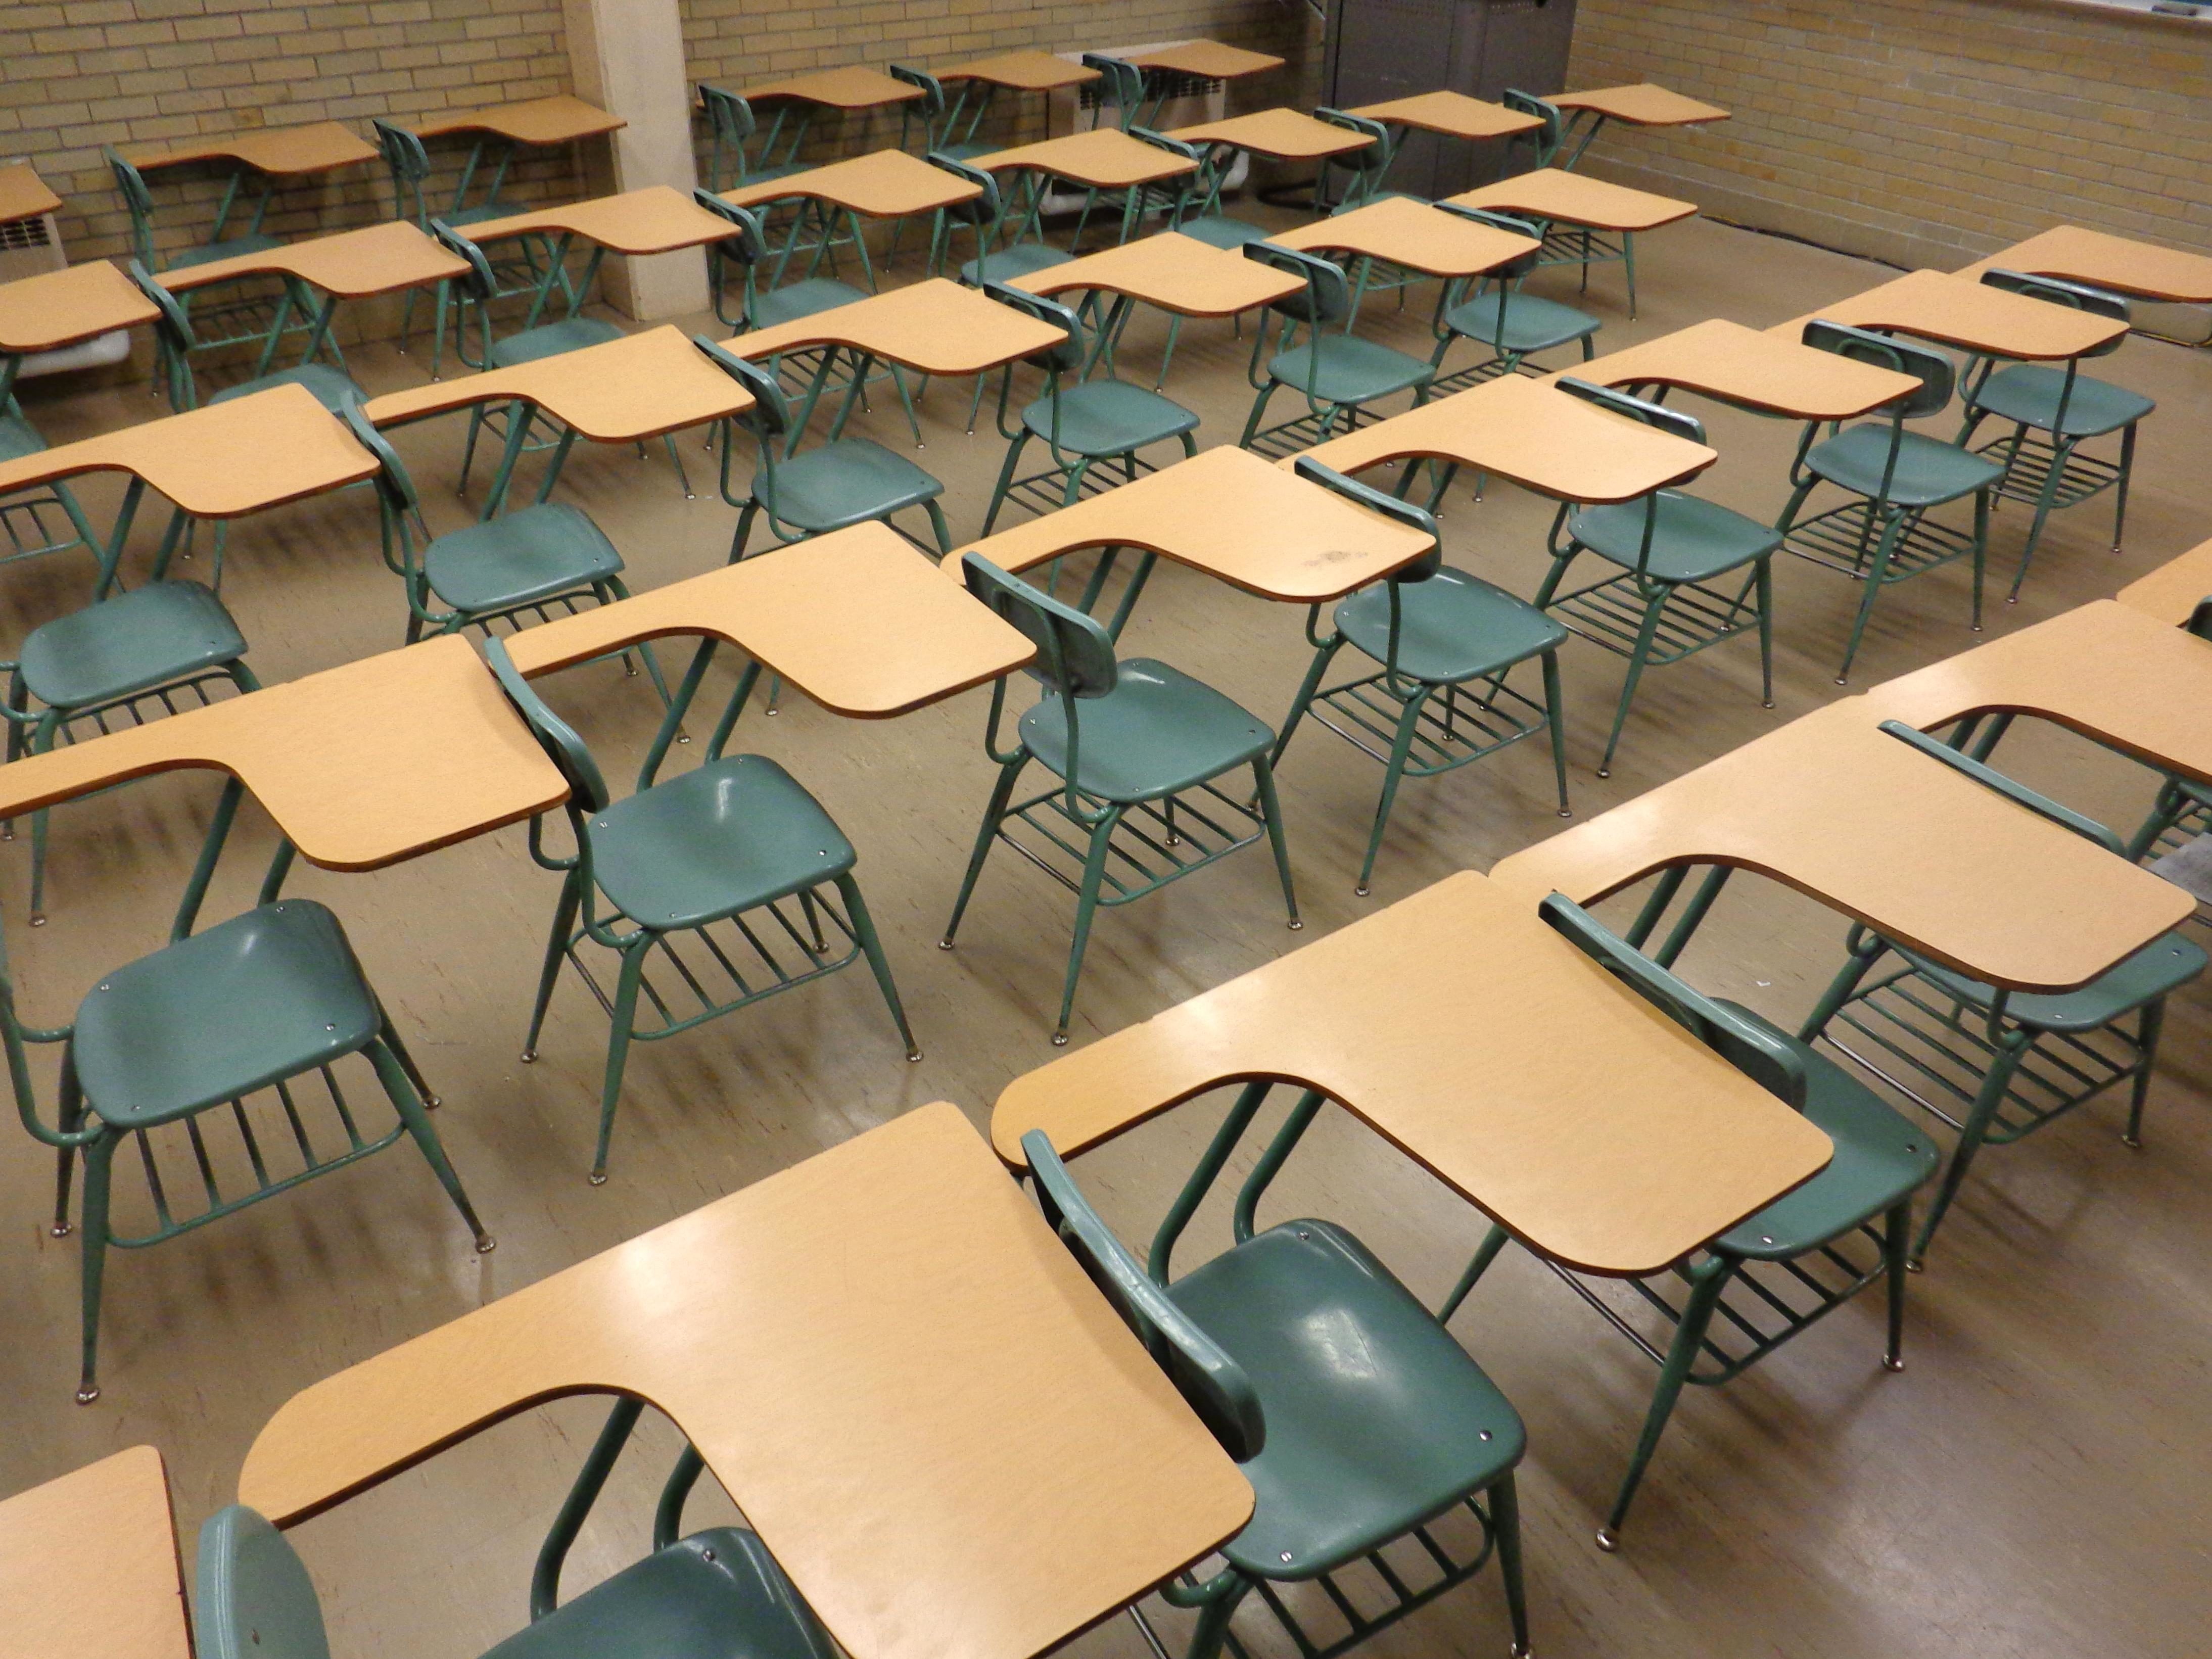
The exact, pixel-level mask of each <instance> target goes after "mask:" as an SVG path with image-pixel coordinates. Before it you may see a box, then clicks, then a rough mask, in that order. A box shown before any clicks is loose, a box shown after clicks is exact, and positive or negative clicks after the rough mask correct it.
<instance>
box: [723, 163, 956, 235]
mask: <svg viewBox="0 0 2212 1659" xmlns="http://www.w3.org/2000/svg"><path fill="white" fill-rule="evenodd" d="M982 193H983V187H982V186H981V185H976V184H970V183H969V181H968V180H967V179H962V178H959V177H957V175H955V174H953V173H947V172H946V171H945V169H944V168H943V167H932V166H930V165H929V163H928V162H927V161H923V160H922V159H921V157H920V156H916V155H908V154H907V153H906V152H905V151H904V150H900V149H879V150H878V151H876V152H875V153H874V154H873V155H855V156H854V157H853V158H852V159H851V160H850V161H832V162H830V163H829V166H827V167H809V168H807V170H806V171H805V172H804V173H790V174H787V175H786V176H785V177H783V178H781V179H762V180H760V181H759V182H758V183H756V184H750V185H738V187H737V188H736V189H735V190H726V191H723V192H722V199H723V200H724V201H726V202H727V203H729V204H731V205H732V206H733V207H757V206H759V205H760V204H763V203H764V202H781V201H787V200H789V199H790V198H791V197H794V196H811V197H815V198H816V199H817V200H819V201H824V202H831V203H835V204H836V205H837V206H839V207H842V208H850V209H851V210H853V211H854V212H855V213H860V214H866V216H868V217H870V218H872V219H896V218H900V217H902V216H905V215H907V214H909V213H934V212H935V211H936V210H938V209H939V208H941V207H951V206H952V205H953V204H955V203H957V202H972V201H974V200H975V198H976V197H978V196H981V194H982Z"/></svg>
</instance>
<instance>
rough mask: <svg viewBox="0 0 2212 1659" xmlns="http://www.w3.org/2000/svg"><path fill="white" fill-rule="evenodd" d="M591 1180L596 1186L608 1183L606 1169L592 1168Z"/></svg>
mask: <svg viewBox="0 0 2212 1659" xmlns="http://www.w3.org/2000/svg"><path fill="white" fill-rule="evenodd" d="M591 1182H592V1185H593V1186H594V1187H604V1186H605V1185H606V1184H607V1172H606V1171H605V1170H592V1174H591Z"/></svg>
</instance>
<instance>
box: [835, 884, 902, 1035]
mask: <svg viewBox="0 0 2212 1659" xmlns="http://www.w3.org/2000/svg"><path fill="white" fill-rule="evenodd" d="M837 892H838V896H840V897H842V899H843V900H844V901H845V912H846V914H847V915H849V916H851V917H852V919H853V932H854V935H855V937H857V938H858V939H859V940H860V949H861V950H862V951H864V952H865V953H866V956H867V958H868V968H869V970H870V971H871V972H872V973H873V974H874V975H875V976H876V988H877V989H878V990H879V991H881V992H882V993H883V994H884V1006H885V1007H887V1008H889V1009H890V1011H891V1023H892V1024H895V1025H896V1026H897V1027H898V1034H899V1041H900V1042H903V1043H905V1044H906V1057H907V1058H908V1060H920V1059H921V1048H919V1047H918V1046H917V1045H916V1044H915V1040H914V1028H913V1027H912V1026H910V1025H908V1024H907V1023H906V1010H905V1009H904V1008H903V1007H902V1006H900V1005H899V994H898V987H897V986H896V984H894V983H893V982H892V981H891V964H890V961H889V959H888V958H886V957H884V944H883V941H882V940H881V939H878V938H877V937H876V924H875V921H874V919H873V918H872V917H871V916H870V915H868V905H867V901H866V900H865V899H863V898H862V897H861V896H860V883H858V882H856V881H854V879H853V878H852V877H851V876H850V875H843V876H840V877H838V878H837Z"/></svg>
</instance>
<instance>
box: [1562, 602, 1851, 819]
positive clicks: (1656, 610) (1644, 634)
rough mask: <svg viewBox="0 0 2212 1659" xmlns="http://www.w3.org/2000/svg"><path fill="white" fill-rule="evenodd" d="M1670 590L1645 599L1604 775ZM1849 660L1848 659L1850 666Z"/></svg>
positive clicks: (1610, 765) (1610, 769)
mask: <svg viewBox="0 0 2212 1659" xmlns="http://www.w3.org/2000/svg"><path fill="white" fill-rule="evenodd" d="M1668 592H1669V590H1668V589H1667V588H1664V587H1662V588H1661V589H1660V590H1659V592H1658V593H1657V594H1656V596H1655V597H1653V598H1651V599H1646V600H1645V601H1644V622H1643V624H1642V626H1640V627H1639V628H1638V629H1637V630H1636V643H1635V645H1634V646H1633V647H1631V649H1630V651H1629V653H1628V674H1627V677H1626V678H1625V679H1623V680H1622V681H1621V683H1620V706H1619V707H1617V708H1614V710H1613V732H1612V734H1611V735H1610V736H1608V737H1607V738H1606V740H1605V758H1604V759H1603V760H1601V761H1600V762H1599V763H1597V775H1598V776H1600V777H1601V778H1609V777H1611V776H1612V775H1613V750H1615V749H1616V748H1618V747H1619V746H1620V728H1621V727H1622V726H1625V725H1626V724H1627V722H1628V705H1629V704H1630V703H1632V702H1634V701H1635V700H1636V686H1637V682H1638V681H1639V680H1641V679H1642V678H1644V665H1645V664H1647V663H1648V662H1650V659H1651V637H1652V635H1655V634H1656V633H1657V632H1658V631H1659V617H1660V616H1661V614H1662V612H1663V611H1665V610H1666V609H1667V596H1668ZM1855 643H1856V642H1855ZM1849 660H1850V659H1848V658H1847V659H1845V664H1846V665H1849Z"/></svg>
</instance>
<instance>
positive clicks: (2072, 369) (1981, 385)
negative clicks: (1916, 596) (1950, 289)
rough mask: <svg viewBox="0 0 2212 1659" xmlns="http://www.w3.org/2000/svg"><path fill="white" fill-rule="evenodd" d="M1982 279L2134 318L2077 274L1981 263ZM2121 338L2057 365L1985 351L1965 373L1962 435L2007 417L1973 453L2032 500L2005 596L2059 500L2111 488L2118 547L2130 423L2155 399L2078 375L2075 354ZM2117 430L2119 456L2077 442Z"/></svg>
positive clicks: (2016, 586) (2016, 592) (1963, 440)
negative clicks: (1997, 464) (2074, 278)
mask: <svg viewBox="0 0 2212 1659" xmlns="http://www.w3.org/2000/svg"><path fill="white" fill-rule="evenodd" d="M1982 281H1983V283H1984V284H1986V285H1987V286H1989V287H1990V288H1997V289H2005V290H2006V291H2008V292H2009V293H2013V294H2024V295H2027V296H2028V297H2029V298H2030V299H2035V300H2043V301H2048V302H2050V303H2051V304H2053V305H2063V306H2070V307H2073V308H2074V309H2075V310H2077V311H2086V312H2088V313H2091V314H2092V315H2094V316H2099V317H2111V318H2113V319H2117V320H2118V321H2120V322H2130V321H2131V320H2132V313H2130V309H2129V307H2128V302H2127V301H2125V300H2124V299H2123V298H2122V297H2121V296H2120V295H2117V294H2108V293H2106V291H2105V290H2104V289H2098V288H2090V287H2087V286H2086V285H2085V284H2083V283H2063V282H2060V281H2059V280H2057V278H2056V277H2051V276H2023V275H2022V274H2021V273H2020V272H2019V271H2016V270H1985V271H1984V272H1983V273H1982ZM2126 338H2127V336H2125V335H2124V334H2123V335H2121V336H2119V337H2118V338H2116V339H2114V340H2113V341H2112V343H2110V344H2108V345H2102V346H2099V347H2098V348H2097V349H2095V350H2093V351H2085V352H2083V353H2082V354H2081V357H2074V358H2069V360H2068V361H2067V362H2066V365H2065V367H2064V368H2053V367H2051V365H2050V364H2048V363H2010V364H2008V365H2006V366H2005V367H2004V368H1998V367H1997V365H1996V362H1995V361H1994V360H1993V359H1989V358H1984V360H1983V361H1982V362H1981V364H1980V365H1979V368H1978V370H1977V371H1975V372H1974V373H1972V374H1971V375H1970V376H1969V378H1968V380H1967V384H1966V390H1965V392H1963V393H1962V394H1961V400H1962V401H1963V402H1964V404H1966V423H1965V424H1964V425H1963V426H1961V427H1960V428H1959V441H1960V444H1962V445H1966V444H1971V443H1972V441H1973V437H1974V431H1975V428H1978V427H1979V426H1980V425H1981V423H1982V422H1984V421H1985V420H1987V419H1989V418H1990V416H1996V418H1997V419H1998V420H2000V421H2004V422H2010V423H2011V425H2012V428H2013V429H2012V431H2011V432H2009V433H2008V434H2003V435H2000V436H1997V437H1995V438H1992V439H1990V441H1988V442H1987V443H1984V445H1983V446H1982V447H1980V449H1978V451H1976V452H1975V453H1978V454H1981V455H1985V456H1987V457H1989V459H1991V460H1995V461H2002V463H2003V464H2004V479H2003V482H2002V483H1999V484H1998V485H1997V489H1996V493H1997V494H1998V495H2002V496H2005V497H2007V498H2008V499H2010V500H2012V501H2029V502H2032V503H2033V505H2034V507H2035V520H2034V522H2033V524H2031V525H2030V526H2028V531H2027V545H2026V546H2024V547H2022V548H2021V550H2020V568H2019V569H2018V570H2017V571H2015V573H2014V574H2013V579H2012V591H2011V592H2010V593H2008V595H2006V602H2007V603H2008V604H2010V603H2012V602H2014V601H2015V600H2017V599H2019V598H2020V586H2021V583H2022V582H2024V581H2026V580H2027V566H2028V562H2029V561H2030V560H2032V559H2033V558H2034V557H2035V550H2036V546H2037V544H2039V543H2040V542H2041V541H2042V539H2043V526H2044V523H2045V520H2048V519H2049V518H2050V517H2051V513H2053V512H2054V511H2056V510H2057V509H2059V508H2061V507H2074V506H2077V505H2079V504H2080V503H2081V502H2082V501H2087V500H2088V499H2089V498H2090V497H2091V496H2092V495H2097V494H2099V493H2100V492H2101V491H2103V490H2106V489H2110V490H2111V491H2112V503H2113V505H2112V551H2113V552H2115V553H2117V552H2118V551H2119V550H2120V538H2121V534H2122V532H2124V530H2125V529H2126V528H2127V522H2128V484H2129V483H2130V480H2131V479H2132V478H2133V477H2134V476H2135V465H2136V424H2137V423H2138V422H2140V421H2142V418H2143V416H2146V415H2148V414H2149V413H2151V411H2152V410H2155V409H2156V408H2157V407H2158V404H2156V403H2154V401H2152V400H2151V399H2150V398H2146V397H2144V396H2143V395H2142V393H2141V392H2130V391H2129V390H2128V388H2127V387H2125V386H2114V385H2112V383H2111V382H2110V381H2109V380H2094V379H2092V378H2091V377H2090V376H2088V375H2087V374H2082V373H2081V362H2082V358H2084V357H2103V356H2109V355H2110V354H2111V353H2112V352H2115V351H2117V350H2118V349H2120V342H2121V341H2122V340H2124V339H2126ZM2115 432H2117V433H2118V434H2119V435H2120V453H2119V456H2118V459H2105V458H2104V457H2102V456H2096V455H2085V454H2083V453H2081V446H2082V445H2083V444H2085V443H2087V442H2088V441H2090V440H2091V439H2093V438H2103V437H2108V436H2110V435H2112V434H2113V433H2115ZM2032 435H2033V436H2032Z"/></svg>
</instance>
